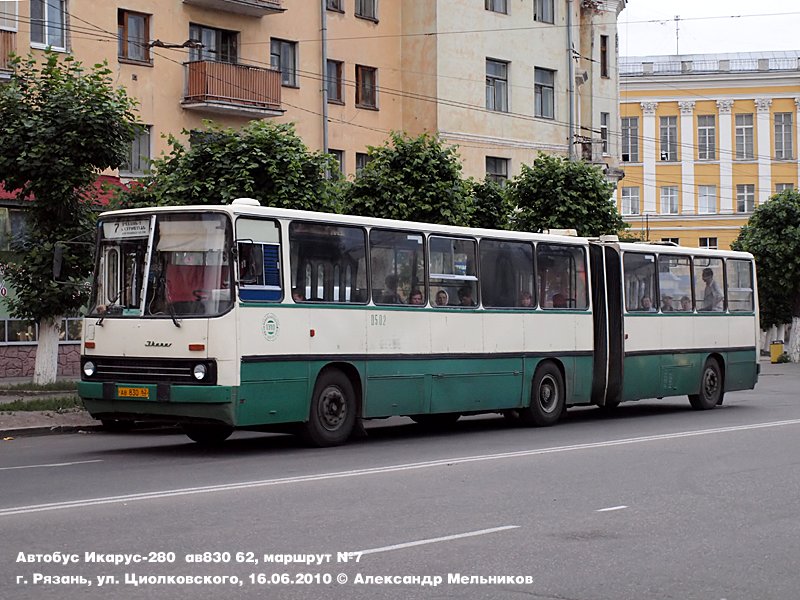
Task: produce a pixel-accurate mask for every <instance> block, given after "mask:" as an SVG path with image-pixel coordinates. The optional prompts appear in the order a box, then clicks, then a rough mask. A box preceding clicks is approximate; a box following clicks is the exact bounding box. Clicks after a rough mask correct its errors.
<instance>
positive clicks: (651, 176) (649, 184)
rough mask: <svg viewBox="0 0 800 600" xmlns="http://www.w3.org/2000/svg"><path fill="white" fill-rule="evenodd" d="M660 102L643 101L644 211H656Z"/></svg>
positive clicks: (646, 212) (645, 212)
mask: <svg viewBox="0 0 800 600" xmlns="http://www.w3.org/2000/svg"><path fill="white" fill-rule="evenodd" d="M657 107H658V102H642V113H643V114H644V119H643V123H642V180H643V181H642V198H644V203H643V205H642V212H643V213H644V214H648V213H655V212H656V198H657V194H656V192H657V189H656V188H657V186H656V137H657V135H656V108H657Z"/></svg>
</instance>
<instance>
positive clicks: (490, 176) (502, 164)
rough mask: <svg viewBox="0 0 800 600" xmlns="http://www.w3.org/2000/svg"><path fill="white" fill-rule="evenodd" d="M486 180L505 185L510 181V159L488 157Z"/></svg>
mask: <svg viewBox="0 0 800 600" xmlns="http://www.w3.org/2000/svg"><path fill="white" fill-rule="evenodd" d="M486 180H487V181H494V182H495V183H499V184H500V185H505V183H506V181H508V159H507V158H497V157H495V156H487V157H486Z"/></svg>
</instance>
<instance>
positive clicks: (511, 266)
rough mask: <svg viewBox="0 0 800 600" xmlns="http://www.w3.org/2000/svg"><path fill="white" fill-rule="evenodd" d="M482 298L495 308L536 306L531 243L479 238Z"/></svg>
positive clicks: (484, 302) (486, 303)
mask: <svg viewBox="0 0 800 600" xmlns="http://www.w3.org/2000/svg"><path fill="white" fill-rule="evenodd" d="M480 257H481V298H483V305H484V306H487V307H493V308H494V307H497V308H513V307H521V308H535V307H536V303H535V302H534V301H533V299H534V298H535V297H536V296H535V291H534V285H533V246H532V245H531V244H530V243H528V242H500V241H496V240H481V243H480Z"/></svg>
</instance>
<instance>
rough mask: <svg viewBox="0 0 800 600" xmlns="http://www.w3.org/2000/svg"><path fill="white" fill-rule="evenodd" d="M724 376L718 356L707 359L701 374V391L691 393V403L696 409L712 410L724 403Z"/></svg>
mask: <svg viewBox="0 0 800 600" xmlns="http://www.w3.org/2000/svg"><path fill="white" fill-rule="evenodd" d="M724 383H725V381H724V377H723V376H722V369H721V368H720V366H719V362H718V361H717V359H716V358H709V359H706V364H705V365H703V374H702V375H701V376H700V392H699V393H698V394H689V404H691V405H692V408H693V409H695V410H710V409H712V408H714V407H715V406H717V405H718V404H722V400H723V398H724V396H725V385H724Z"/></svg>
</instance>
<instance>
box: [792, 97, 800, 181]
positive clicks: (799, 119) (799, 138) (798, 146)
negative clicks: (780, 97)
mask: <svg viewBox="0 0 800 600" xmlns="http://www.w3.org/2000/svg"><path fill="white" fill-rule="evenodd" d="M794 105H795V106H796V107H797V112H796V113H795V115H794V126H795V129H796V130H797V135H796V136H795V137H794V139H795V146H794V148H792V150H793V152H794V157H795V161H797V185H795V186H794V189H796V190H797V189H800V160H799V158H800V98H795V99H794Z"/></svg>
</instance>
